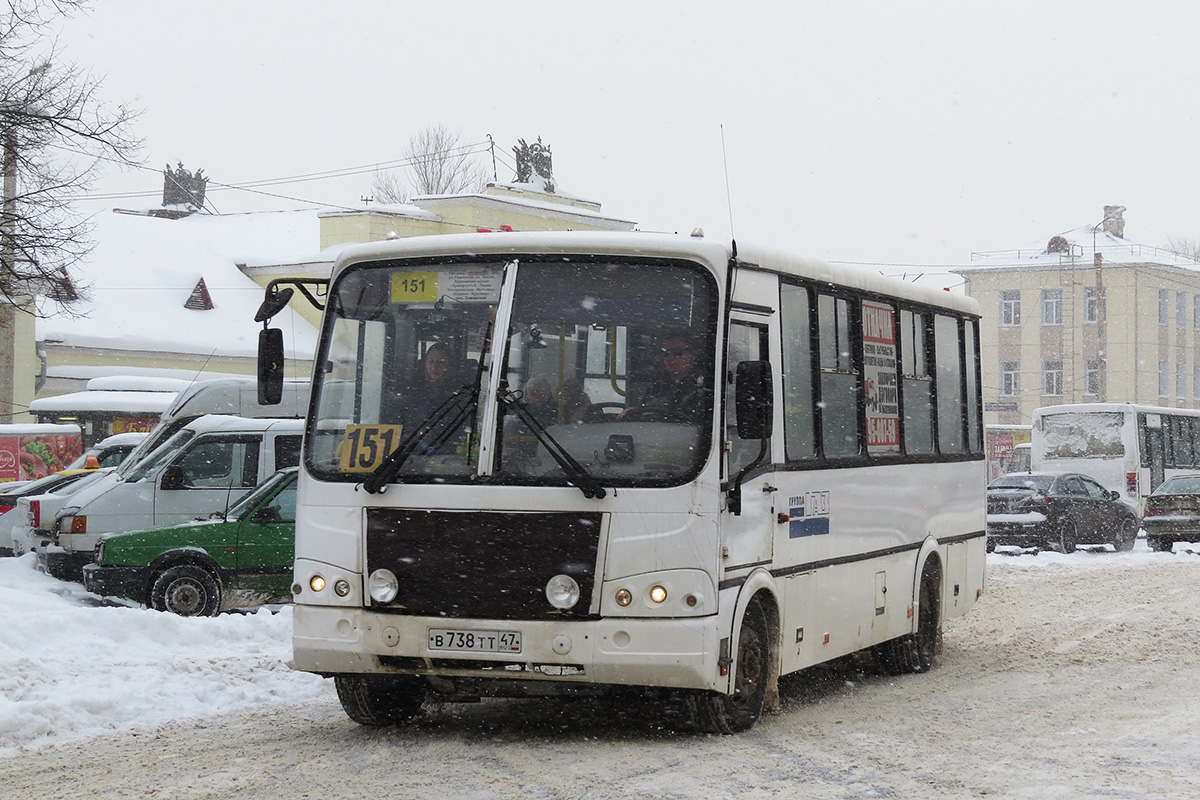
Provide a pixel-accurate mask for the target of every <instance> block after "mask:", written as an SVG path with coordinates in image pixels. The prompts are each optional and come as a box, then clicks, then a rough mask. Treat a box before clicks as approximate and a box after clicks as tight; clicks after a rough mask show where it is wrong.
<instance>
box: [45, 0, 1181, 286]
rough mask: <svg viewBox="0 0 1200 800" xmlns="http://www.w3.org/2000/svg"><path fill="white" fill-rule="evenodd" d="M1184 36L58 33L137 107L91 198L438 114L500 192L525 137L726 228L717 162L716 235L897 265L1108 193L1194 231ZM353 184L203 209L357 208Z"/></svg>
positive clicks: (987, 241)
mask: <svg viewBox="0 0 1200 800" xmlns="http://www.w3.org/2000/svg"><path fill="white" fill-rule="evenodd" d="M1197 31H1200V4H1197V3H1193V2H1186V1H1185V0H1179V1H1178V2H1139V3H1131V2H1113V1H1111V0H1090V1H1089V2H1053V3H1052V2H1046V0H1037V1H1035V2H1023V1H1021V2H1005V3H987V4H984V3H964V2H903V3H902V2H881V1H880V0H867V1H864V2H836V3H835V2H829V0H820V1H819V2H811V1H810V0H788V1H786V2H784V1H783V0H780V1H778V2H769V3H768V2H753V0H744V1H743V2H742V3H738V4H734V3H729V2H728V1H727V0H726V2H709V1H708V0H691V2H654V0H637V1H636V2H624V0H614V1H612V2H607V3H602V4H596V3H589V4H586V6H584V4H575V3H570V2H563V3H553V2H551V3H547V2H538V3H530V2H523V1H518V0H512V1H510V2H505V3H476V2H470V1H468V0H459V2H457V3H454V4H449V5H447V4H440V3H410V2H403V3H395V2H387V3H384V2H379V3H366V2H353V0H351V1H350V2H343V3H330V2H316V0H289V2H286V3H284V2H256V1H254V0H204V2H201V3H188V4H181V3H162V2H161V0H103V2H100V3H97V7H96V9H95V10H94V11H93V12H92V13H91V14H90V15H88V16H84V17H81V18H79V19H77V20H75V21H73V22H71V23H69V24H68V25H66V26H65V27H64V29H63V33H62V36H61V39H60V44H61V46H62V47H63V48H64V50H65V52H66V54H67V55H69V56H71V57H73V58H74V59H75V60H77V61H78V62H79V63H80V64H82V65H86V66H88V67H90V68H91V69H92V70H93V71H94V72H95V73H96V74H100V75H106V76H107V77H106V78H105V84H104V94H105V97H106V98H108V99H110V100H115V101H121V102H129V103H130V104H132V105H134V106H137V107H140V108H142V109H144V114H143V116H142V117H141V118H140V120H139V121H138V125H137V131H136V132H137V133H138V134H139V135H140V136H141V137H143V138H144V139H145V140H146V150H145V157H146V164H147V166H148V167H149V170H150V171H145V172H126V173H121V172H117V171H110V172H109V173H108V174H107V175H106V176H105V178H104V179H103V180H102V181H100V182H99V184H98V185H97V190H98V191H106V192H119V191H148V192H152V193H157V192H159V191H160V190H161V184H162V180H161V171H162V169H163V167H164V165H165V164H166V163H167V162H170V163H171V164H172V165H174V164H176V163H177V162H179V161H182V162H183V163H184V165H185V167H187V168H189V169H196V168H201V167H202V168H203V169H204V171H205V173H206V174H207V175H208V176H209V177H210V178H211V180H212V181H213V182H214V184H215V183H221V184H243V183H246V182H250V181H260V180H264V179H271V178H282V177H287V176H295V175H301V174H309V173H316V172H326V171H333V170H345V169H348V168H351V167H359V166H365V167H368V168H369V167H370V165H372V164H377V163H386V162H390V161H396V160H399V159H401V158H402V157H403V149H404V146H405V144H406V143H407V141H408V139H409V137H410V136H412V134H413V133H415V132H417V131H418V130H420V129H421V128H424V127H426V126H428V125H431V124H437V123H443V124H445V125H447V126H449V127H451V128H454V129H459V130H461V132H462V135H463V140H464V141H465V142H482V141H486V137H487V134H491V135H492V137H493V139H494V140H495V142H496V144H497V149H498V150H499V151H500V154H501V155H502V156H503V161H502V162H501V163H500V165H499V168H498V177H499V179H500V180H501V181H509V180H512V179H513V173H512V169H511V167H510V166H508V165H510V164H511V163H512V153H511V148H512V146H513V145H514V144H515V143H516V141H517V139H519V138H524V139H526V140H527V141H534V140H535V139H536V138H537V137H538V136H541V137H542V140H543V142H545V143H547V144H549V146H550V147H551V149H552V151H553V155H554V172H555V177H556V179H557V180H558V182H559V185H560V187H561V188H562V189H563V190H564V191H567V192H570V193H572V194H575V195H580V196H583V197H587V198H589V199H593V200H596V201H599V202H601V203H602V204H603V209H604V211H605V212H607V213H609V214H611V215H613V216H616V217H620V218H623V219H629V220H633V221H636V222H638V223H639V225H640V227H642V228H643V229H649V230H678V231H690V230H691V229H692V228H693V227H695V226H701V227H703V228H704V229H705V231H706V232H707V234H708V235H709V236H710V237H719V238H727V237H728V236H729V235H730V218H731V213H730V204H728V203H727V199H726V198H727V195H726V180H725V172H726V164H727V167H728V175H729V193H728V196H729V198H730V199H731V205H732V220H733V230H734V233H735V235H736V238H738V239H740V240H753V241H756V242H761V243H764V244H768V245H774V246H780V247H785V248H788V249H793V250H797V251H800V252H803V253H806V254H809V255H815V256H819V257H822V258H826V259H831V260H835V261H844V262H855V261H863V262H875V263H883V264H888V265H895V268H894V270H892V272H894V273H895V274H900V273H901V272H909V273H911V272H912V271H913V270H914V269H917V270H919V269H920V268H922V267H923V266H924V265H954V264H964V263H969V261H970V254H971V252H972V251H981V250H1003V249H1009V248H1016V247H1020V246H1024V245H1028V244H1030V243H1032V242H1043V241H1045V240H1047V239H1048V238H1049V237H1050V236H1051V235H1053V234H1055V233H1059V232H1062V231H1065V230H1068V229H1072V228H1075V227H1078V226H1081V225H1085V224H1092V223H1096V222H1099V221H1100V219H1101V217H1102V216H1103V214H1102V209H1103V206H1104V205H1106V204H1120V205H1124V206H1126V207H1127V209H1128V210H1127V211H1126V213H1125V219H1126V228H1125V233H1126V237H1127V238H1129V239H1132V240H1134V241H1137V242H1140V243H1145V244H1154V245H1161V244H1164V243H1165V241H1166V239H1167V237H1187V238H1193V239H1200V217H1198V215H1197V213H1196V211H1197V206H1198V205H1200V204H1198V202H1197V200H1196V196H1195V191H1194V190H1193V184H1194V183H1195V177H1196V173H1197V161H1198V159H1200V155H1198V154H1197V142H1198V141H1200V129H1198V126H1197V116H1198V113H1200V112H1198V111H1197V109H1198V108H1200V104H1197V102H1196V98H1197V96H1198V95H1200V92H1198V91H1197V89H1198V88H1200V87H1198V83H1200V81H1198V77H1200V58H1197V56H1196V37H1197ZM722 130H723V132H724V136H723V137H722ZM722 138H723V139H724V151H725V154H726V156H727V160H726V161H723V155H722V151H723V147H722ZM480 158H481V159H482V160H483V161H484V163H485V164H486V165H487V166H488V168H489V171H490V167H491V161H490V158H487V157H485V156H481V157H480ZM370 182H371V175H370V173H369V172H368V173H365V174H361V175H357V176H352V177H347V178H341V179H338V180H323V181H314V182H306V183H296V184H291V185H283V186H275V187H265V188H264V189H263V191H269V192H275V193H278V194H280V195H285V196H286V197H288V198H296V199H298V200H300V201H306V202H301V203H297V202H296V201H294V200H288V199H283V198H278V197H269V196H265V195H256V194H252V193H248V192H240V191H211V189H212V188H214V187H213V185H212V184H210V194H209V198H210V200H211V201H212V206H213V207H215V209H216V210H218V211H220V212H222V213H229V212H234V211H243V210H251V209H260V208H290V207H297V206H298V205H323V204H328V205H344V206H347V205H348V206H358V205H361V203H360V201H359V198H360V197H362V196H363V195H366V194H369V193H370ZM153 202H157V200H156V199H155V198H153V197H151V198H143V199H140V200H138V199H128V200H120V201H117V200H112V199H108V200H104V201H101V202H99V203H98V204H97V205H99V206H104V207H111V206H114V205H125V206H127V207H128V206H136V205H138V204H139V203H140V204H147V203H153Z"/></svg>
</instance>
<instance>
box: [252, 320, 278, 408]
mask: <svg viewBox="0 0 1200 800" xmlns="http://www.w3.org/2000/svg"><path fill="white" fill-rule="evenodd" d="M281 400H283V331H282V330H280V329H279V328H263V329H262V330H261V331H259V332H258V402H259V404H260V405H264V406H273V405H277V404H278V403H279V402H280V401H281Z"/></svg>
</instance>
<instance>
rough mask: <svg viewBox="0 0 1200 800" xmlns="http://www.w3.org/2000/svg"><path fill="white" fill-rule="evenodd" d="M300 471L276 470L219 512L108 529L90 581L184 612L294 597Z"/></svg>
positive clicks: (97, 589)
mask: <svg viewBox="0 0 1200 800" xmlns="http://www.w3.org/2000/svg"><path fill="white" fill-rule="evenodd" d="M296 471H297V470H296V468H295V467H292V468H290V469H284V470H280V471H279V472H276V473H275V474H274V475H271V476H270V477H269V478H267V479H266V480H264V481H263V482H262V483H261V484H259V486H258V487H256V488H255V489H254V490H253V491H251V492H249V493H248V494H246V495H245V496H244V497H242V498H241V499H240V500H238V501H237V503H235V504H234V505H233V506H232V507H231V508H230V509H229V511H228V512H227V513H225V514H223V515H222V514H216V515H214V517H213V518H212V519H206V520H198V521H196V522H186V523H183V524H181V525H171V526H169V527H165V528H147V529H145V530H140V531H129V532H128V533H111V534H107V535H105V536H104V537H102V538H101V539H100V542H99V543H98V544H97V545H96V554H95V559H94V561H93V563H91V564H88V565H87V566H85V567H84V568H83V585H84V586H85V587H87V590H88V591H89V592H94V593H96V594H99V595H103V596H105V597H127V598H129V599H131V600H136V601H137V602H139V603H142V604H144V605H146V606H149V607H151V608H154V609H156V610H158V611H170V612H172V613H173V614H179V615H180V616H184V617H192V616H213V615H215V614H217V612H219V611H221V610H222V609H223V608H240V607H244V606H247V605H259V604H262V603H267V602H280V601H286V600H289V599H290V598H291V583H292V560H293V558H294V553H295V540H296Z"/></svg>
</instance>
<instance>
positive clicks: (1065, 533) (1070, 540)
mask: <svg viewBox="0 0 1200 800" xmlns="http://www.w3.org/2000/svg"><path fill="white" fill-rule="evenodd" d="M1078 543H1079V532H1078V531H1077V530H1076V529H1075V523H1074V522H1072V521H1071V520H1069V519H1068V520H1065V521H1064V522H1063V524H1062V527H1061V528H1059V529H1058V552H1060V553H1074V552H1075V545H1076V544H1078Z"/></svg>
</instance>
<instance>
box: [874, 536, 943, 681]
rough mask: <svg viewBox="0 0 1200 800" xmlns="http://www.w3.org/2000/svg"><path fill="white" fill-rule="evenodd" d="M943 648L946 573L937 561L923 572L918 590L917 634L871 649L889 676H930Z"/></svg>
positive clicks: (933, 561) (927, 564)
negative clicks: (943, 574) (908, 673)
mask: <svg viewBox="0 0 1200 800" xmlns="http://www.w3.org/2000/svg"><path fill="white" fill-rule="evenodd" d="M941 646H942V570H941V567H940V566H939V564H938V562H937V561H936V560H935V559H932V558H931V559H929V560H928V561H926V562H925V566H924V567H923V568H922V569H921V583H920V585H919V586H918V588H917V630H916V632H915V633H910V634H906V635H904V636H901V637H899V638H896V639H892V640H890V641H887V642H884V643H882V644H878V645H876V646H875V647H873V648H871V654H872V655H873V656H874V657H875V661H876V663H877V664H879V666H880V667H881V668H882V669H883V671H884V672H886V673H888V674H889V675H902V674H904V673H906V672H928V671H929V670H931V669H933V662H934V659H935V658H936V657H937V654H938V651H939V650H940V649H941Z"/></svg>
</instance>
